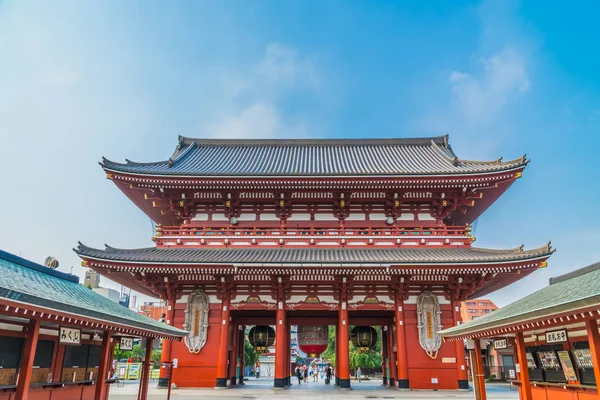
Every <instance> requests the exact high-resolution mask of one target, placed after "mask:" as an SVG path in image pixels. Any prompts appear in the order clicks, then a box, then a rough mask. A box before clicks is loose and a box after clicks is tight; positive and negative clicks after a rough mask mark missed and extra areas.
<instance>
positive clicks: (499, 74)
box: [449, 47, 531, 123]
mask: <svg viewBox="0 0 600 400" xmlns="http://www.w3.org/2000/svg"><path fill="white" fill-rule="evenodd" d="M480 64H481V65H482V70H481V71H480V72H479V73H476V74H469V73H465V72H461V71H453V72H452V73H451V74H450V78H449V81H450V83H451V89H452V93H453V94H454V100H455V103H454V106H455V107H456V108H458V110H459V112H460V113H461V114H462V116H463V117H465V118H467V119H468V121H471V122H476V123H477V122H488V121H490V120H493V119H495V118H496V117H498V115H499V114H500V113H501V112H502V110H503V108H504V107H505V106H506V105H507V103H508V102H509V101H511V100H514V99H516V98H518V97H519V96H520V95H522V94H523V93H526V92H527V91H528V90H529V89H530V86H531V83H530V81H529V76H528V73H527V68H526V67H527V65H526V61H525V58H524V57H523V55H522V54H521V53H520V52H519V51H518V50H517V49H516V48H514V47H506V48H504V49H503V50H501V51H499V52H498V53H496V54H494V55H493V56H492V57H490V58H487V59H485V58H484V59H482V60H481V61H480Z"/></svg>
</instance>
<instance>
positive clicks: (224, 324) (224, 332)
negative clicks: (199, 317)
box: [216, 292, 230, 388]
mask: <svg viewBox="0 0 600 400" xmlns="http://www.w3.org/2000/svg"><path fill="white" fill-rule="evenodd" d="M229 315H230V310H229V293H226V292H223V298H222V300H221V331H220V333H219V352H218V354H217V382H216V388H226V387H227V356H228V354H227V353H229Z"/></svg>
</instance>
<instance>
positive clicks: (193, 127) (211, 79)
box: [0, 0, 600, 304]
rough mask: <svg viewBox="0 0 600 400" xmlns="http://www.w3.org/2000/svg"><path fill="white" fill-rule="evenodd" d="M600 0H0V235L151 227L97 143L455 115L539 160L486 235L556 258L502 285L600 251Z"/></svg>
mask: <svg viewBox="0 0 600 400" xmlns="http://www.w3.org/2000/svg"><path fill="white" fill-rule="evenodd" d="M599 14H600V3H598V2H596V1H579V2H577V7H573V4H572V3H566V2H560V3H559V2H548V1H527V2H523V3H519V2H513V1H484V2H476V1H452V2H450V1H429V2H426V1H414V2H400V1H389V2H386V1H375V2H374V1H316V0H315V1H291V0H290V1H284V2H276V1H213V2H206V1H202V2H201V1H189V2H184V1H180V2H176V3H169V2H157V1H155V2H142V1H128V2H122V1H85V2H81V1H71V2H68V1H53V2H48V1H10V0H8V1H6V0H5V1H1V0H0V139H1V141H0V164H1V165H0V166H1V168H0V171H1V172H0V177H1V179H0V182H2V189H3V190H2V192H3V195H2V197H1V200H0V201H1V202H2V210H3V212H2V221H3V228H2V230H0V248H2V249H4V250H7V251H10V252H13V253H16V254H21V255H22V256H23V257H26V258H29V259H32V260H34V261H39V262H41V261H43V259H44V258H45V257H46V256H47V255H54V256H56V257H57V258H58V259H59V261H60V262H61V267H60V269H61V270H65V271H69V270H70V267H71V266H73V267H74V272H76V273H78V274H80V275H82V274H83V269H82V268H80V267H79V259H78V258H77V257H76V256H75V254H74V253H73V252H72V251H71V249H72V248H73V247H74V246H75V245H76V244H77V241H78V240H81V241H83V242H84V243H86V244H89V245H92V246H102V244H103V243H105V242H106V243H109V244H111V245H113V246H117V247H141V246H149V245H151V242H150V240H149V239H150V237H151V235H152V231H151V225H150V222H149V220H148V218H147V217H146V216H145V215H144V214H143V213H142V212H141V211H139V210H138V209H137V208H136V207H135V206H134V205H133V204H132V203H130V202H129V201H128V200H127V198H126V197H125V196H124V195H123V194H122V193H121V192H120V191H119V190H117V188H116V187H114V185H113V184H112V183H111V182H109V181H107V180H106V179H105V178H104V174H103V172H102V170H101V169H100V167H99V166H98V164H97V162H98V161H99V160H100V158H101V157H102V156H106V157H107V158H109V159H112V160H116V161H122V160H124V159H125V158H129V159H131V160H135V161H155V160H162V159H165V158H167V157H168V156H169V155H170V154H171V152H172V151H173V149H174V147H175V146H176V140H177V135H185V136H191V137H228V138H241V137H261V138H267V137H315V138H325V137H332V138H333V137H338V138H341V137H347V138H351V137H409V136H432V135H442V134H446V133H448V134H450V141H451V144H452V146H453V148H454V150H455V151H456V153H457V154H458V155H459V156H460V157H462V158H466V159H495V158H497V157H500V156H504V158H505V159H509V158H516V157H519V156H521V155H522V154H523V153H527V155H528V157H530V158H531V160H532V161H531V163H530V165H529V166H528V167H527V169H526V171H525V173H524V175H523V178H522V179H520V180H519V181H517V182H516V183H515V184H514V185H513V187H511V188H510V189H509V191H508V192H507V193H506V194H505V195H504V196H503V197H502V198H501V199H500V200H499V201H498V202H497V203H496V204H494V206H493V207H492V208H491V209H489V210H488V211H487V212H486V213H485V214H484V215H483V216H482V217H481V218H480V220H479V222H478V225H477V230H476V236H477V242H476V245H478V246H481V247H498V248H510V247H515V246H518V245H520V244H522V243H524V244H525V246H526V247H528V248H531V247H537V246H540V245H542V244H544V243H545V242H547V241H548V240H552V243H553V245H554V246H555V247H557V248H558V251H557V252H556V253H555V255H554V256H553V257H552V258H551V260H550V263H549V267H548V268H546V269H545V270H540V271H537V272H536V273H535V274H534V275H533V276H530V277H527V278H525V279H523V280H522V281H520V282H519V283H517V284H515V285H513V286H511V287H510V288H507V289H504V290H501V291H499V292H496V293H495V294H494V295H492V296H491V297H492V299H493V300H495V301H497V302H498V303H499V304H505V303H507V302H508V301H510V299H512V298H514V297H515V296H522V295H525V294H527V293H529V292H531V291H533V290H535V289H538V288H540V287H543V286H545V285H546V284H547V281H548V278H549V277H551V276H555V275H559V274H562V273H564V272H567V271H570V270H572V269H575V268H579V267H582V266H585V265H587V264H590V263H592V262H595V261H598V260H600V245H599V244H600V211H599V207H598V198H599V197H600V189H599V182H600V162H599V161H598V160H597V153H598V148H600V134H599V133H598V128H599V127H600V75H599V74H598V71H600V53H598V51H597V44H598V42H599V40H600V26H599V25H598V24H597V21H596V18H597V15H599Z"/></svg>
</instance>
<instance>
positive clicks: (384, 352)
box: [381, 326, 388, 386]
mask: <svg viewBox="0 0 600 400" xmlns="http://www.w3.org/2000/svg"><path fill="white" fill-rule="evenodd" d="M386 328H387V327H385V326H382V327H381V372H382V374H383V386H387V384H388V349H387V329H386Z"/></svg>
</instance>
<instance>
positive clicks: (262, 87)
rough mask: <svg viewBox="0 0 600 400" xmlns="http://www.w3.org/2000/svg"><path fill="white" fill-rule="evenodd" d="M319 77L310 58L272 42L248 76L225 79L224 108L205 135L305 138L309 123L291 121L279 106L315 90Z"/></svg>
mask: <svg viewBox="0 0 600 400" xmlns="http://www.w3.org/2000/svg"><path fill="white" fill-rule="evenodd" d="M318 76H319V75H318V70H317V67H316V65H315V64H314V62H313V61H312V58H311V57H300V56H299V55H298V52H297V51H296V50H295V49H293V48H291V47H287V46H284V45H281V44H278V43H271V44H269V45H268V46H266V48H265V53H264V55H263V57H262V58H261V59H260V60H259V61H258V62H257V63H256V64H255V65H254V66H253V67H251V68H250V69H249V70H248V72H247V73H246V74H243V75H231V74H228V75H225V76H224V77H223V79H222V81H221V85H222V86H221V90H222V93H223V96H224V99H223V103H224V106H223V107H221V110H220V111H221V112H220V115H219V116H218V117H217V118H216V119H215V120H214V121H212V122H210V123H208V124H206V125H205V126H204V128H203V132H205V133H206V134H207V135H209V136H212V137H218V138H271V137H277V136H279V137H282V136H285V137H298V136H305V132H306V130H305V125H306V122H302V121H300V122H291V121H290V119H291V116H289V115H285V114H284V113H282V112H281V110H280V106H279V104H280V102H282V101H284V100H285V99H286V98H287V97H288V96H291V95H292V94H294V92H295V91H300V90H314V89H315V88H316V87H317V86H318V84H319V78H318ZM223 110H225V111H224V112H223Z"/></svg>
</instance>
